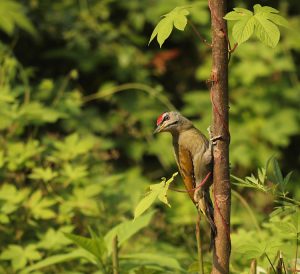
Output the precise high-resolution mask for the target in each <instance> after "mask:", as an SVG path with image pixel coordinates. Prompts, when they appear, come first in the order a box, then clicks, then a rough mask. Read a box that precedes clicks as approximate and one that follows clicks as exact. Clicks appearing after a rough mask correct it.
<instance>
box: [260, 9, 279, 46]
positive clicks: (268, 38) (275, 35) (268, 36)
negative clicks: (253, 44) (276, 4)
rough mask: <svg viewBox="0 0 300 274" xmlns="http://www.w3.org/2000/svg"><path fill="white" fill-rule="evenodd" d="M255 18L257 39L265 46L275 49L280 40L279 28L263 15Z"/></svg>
mask: <svg viewBox="0 0 300 274" xmlns="http://www.w3.org/2000/svg"><path fill="white" fill-rule="evenodd" d="M254 18H255V20H256V22H255V25H256V28H255V34H256V36H257V38H258V39H259V40H260V41H261V42H263V43H264V44H265V45H267V46H270V47H272V48H275V47H276V45H277V44H278V42H279V38H280V32H279V29H278V27H277V26H276V25H275V24H274V23H272V22H270V21H269V20H267V19H266V18H264V17H263V16H261V14H256V15H254Z"/></svg>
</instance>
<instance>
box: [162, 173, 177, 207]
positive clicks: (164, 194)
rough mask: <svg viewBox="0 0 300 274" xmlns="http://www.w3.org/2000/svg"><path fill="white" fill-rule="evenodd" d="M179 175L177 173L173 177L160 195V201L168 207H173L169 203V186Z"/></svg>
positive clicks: (166, 183)
mask: <svg viewBox="0 0 300 274" xmlns="http://www.w3.org/2000/svg"><path fill="white" fill-rule="evenodd" d="M177 175H178V172H175V173H174V174H173V175H172V177H171V178H170V179H169V180H168V181H167V182H165V183H164V184H165V185H164V188H163V190H162V191H161V192H160V193H159V194H158V199H159V200H160V201H161V202H163V203H164V204H166V205H167V206H169V207H171V205H170V203H169V201H168V197H167V192H168V190H169V186H170V184H171V183H172V182H173V181H174V178H175V177H176V176H177Z"/></svg>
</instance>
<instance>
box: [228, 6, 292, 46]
mask: <svg viewBox="0 0 300 274" xmlns="http://www.w3.org/2000/svg"><path fill="white" fill-rule="evenodd" d="M253 9H254V13H253V12H251V11H249V10H247V9H243V8H234V11H231V12H229V13H227V14H226V15H225V17H224V19H226V20H228V21H230V20H232V21H237V22H236V23H235V24H234V25H233V28H232V36H233V38H234V39H235V40H236V41H237V42H238V43H239V44H241V43H243V42H245V41H247V40H248V39H249V38H250V37H251V36H252V34H253V32H255V34H256V36H257V38H258V39H259V40H260V41H261V42H262V43H264V44H265V45H267V46H270V47H272V48H274V47H275V46H276V45H277V44H278V41H279V38H280V32H279V29H278V27H277V26H276V24H277V25H281V26H285V27H288V22H287V20H286V19H284V18H283V17H282V16H280V15H278V14H276V13H278V10H276V9H274V8H272V7H268V6H264V7H262V6H261V5H259V4H257V5H254V7H253Z"/></svg>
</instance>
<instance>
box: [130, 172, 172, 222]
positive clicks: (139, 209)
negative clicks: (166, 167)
mask: <svg viewBox="0 0 300 274" xmlns="http://www.w3.org/2000/svg"><path fill="white" fill-rule="evenodd" d="M177 174H178V172H175V173H174V174H173V175H172V177H171V178H170V179H169V180H168V181H167V182H166V178H162V182H161V183H159V184H152V185H150V191H149V192H148V193H147V194H146V196H145V197H144V198H143V199H142V200H141V201H140V202H139V203H138V205H137V206H136V208H135V210H134V220H135V219H136V218H137V217H139V216H140V215H142V214H143V213H144V212H145V211H146V210H147V209H148V208H149V207H150V206H151V205H152V204H153V203H154V201H155V200H156V198H158V199H159V200H160V201H162V202H163V203H164V204H166V205H168V206H170V204H169V202H168V199H167V191H168V189H169V186H170V183H171V182H172V181H173V180H174V177H175V176H176V175H177Z"/></svg>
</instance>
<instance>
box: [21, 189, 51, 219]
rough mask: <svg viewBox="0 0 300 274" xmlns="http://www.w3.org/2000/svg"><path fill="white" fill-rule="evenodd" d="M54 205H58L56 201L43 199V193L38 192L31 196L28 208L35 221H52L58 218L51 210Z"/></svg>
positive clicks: (27, 204)
mask: <svg viewBox="0 0 300 274" xmlns="http://www.w3.org/2000/svg"><path fill="white" fill-rule="evenodd" d="M54 204H56V201H55V200H53V199H50V198H46V197H42V192H41V191H40V190H37V191H35V192H34V193H33V194H32V195H31V196H30V198H29V200H28V201H27V203H26V207H27V208H28V209H29V210H30V212H31V214H32V215H33V217H34V218H35V219H51V218H54V217H55V216H56V213H55V212H54V211H53V210H52V209H51V208H50V207H51V206H53V205H54Z"/></svg>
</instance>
